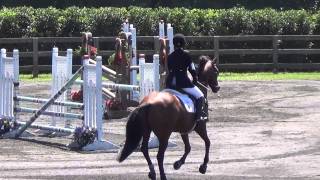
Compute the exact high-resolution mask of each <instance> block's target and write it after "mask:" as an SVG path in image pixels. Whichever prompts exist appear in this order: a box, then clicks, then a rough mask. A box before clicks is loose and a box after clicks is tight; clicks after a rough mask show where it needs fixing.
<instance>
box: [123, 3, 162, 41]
mask: <svg viewBox="0 0 320 180" xmlns="http://www.w3.org/2000/svg"><path fill="white" fill-rule="evenodd" d="M158 18H159V17H158V16H157V14H156V11H155V10H153V9H151V8H138V7H130V8H129V10H128V19H129V22H130V23H133V24H134V25H135V26H136V27H137V35H140V36H143V35H151V34H158V23H159V19H158Z"/></svg>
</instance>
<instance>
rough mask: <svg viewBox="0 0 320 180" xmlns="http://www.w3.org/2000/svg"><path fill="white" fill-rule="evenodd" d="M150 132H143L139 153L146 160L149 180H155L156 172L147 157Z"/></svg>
mask: <svg viewBox="0 0 320 180" xmlns="http://www.w3.org/2000/svg"><path fill="white" fill-rule="evenodd" d="M150 134H151V131H148V132H145V133H144V135H143V140H142V144H141V152H142V153H143V156H144V157H145V159H146V160H147V163H148V166H149V175H148V176H149V178H150V179H152V180H155V179H156V172H155V170H154V166H153V164H152V161H151V159H150V156H149V150H148V142H149V138H150Z"/></svg>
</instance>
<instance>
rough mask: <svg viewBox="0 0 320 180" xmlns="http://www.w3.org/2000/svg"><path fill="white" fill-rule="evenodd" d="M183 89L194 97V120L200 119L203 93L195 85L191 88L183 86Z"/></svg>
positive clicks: (203, 100)
mask: <svg viewBox="0 0 320 180" xmlns="http://www.w3.org/2000/svg"><path fill="white" fill-rule="evenodd" d="M183 90H184V91H185V92H186V93H188V94H191V95H192V96H193V97H195V98H196V102H195V106H196V120H200V118H201V115H202V109H203V105H204V102H205V99H204V95H203V93H202V92H201V90H200V89H199V88H198V87H197V86H195V87H193V88H183Z"/></svg>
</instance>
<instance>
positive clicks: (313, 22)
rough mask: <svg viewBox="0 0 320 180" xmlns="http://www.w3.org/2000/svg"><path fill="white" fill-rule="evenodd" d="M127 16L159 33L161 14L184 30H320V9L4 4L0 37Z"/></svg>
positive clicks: (109, 30) (73, 32)
mask: <svg viewBox="0 0 320 180" xmlns="http://www.w3.org/2000/svg"><path fill="white" fill-rule="evenodd" d="M125 19H128V20H129V22H130V23H132V24H134V26H135V27H136V28H137V34H138V35H140V36H152V35H157V34H158V23H159V21H160V20H161V19H162V20H164V21H165V22H168V23H171V24H172V26H173V27H174V32H175V33H178V32H179V33H183V34H185V35H192V36H198V35H246V34H266V35H272V34H312V33H314V34H320V13H319V11H306V10H286V11H281V10H280V11H279V10H275V9H270V8H267V9H258V10H247V9H245V8H243V7H235V8H231V9H187V8H172V9H170V8H155V9H152V8H140V7H133V6H131V7H128V8H116V7H101V8H85V7H84V8H80V7H69V8H66V9H57V8H53V7H49V8H38V9H34V8H31V7H18V8H2V9H0V37H30V36H39V37H43V36H44V37H45V36H53V37H54V36H67V37H71V36H80V35H81V32H84V31H90V32H92V33H93V35H94V36H116V35H118V33H119V32H120V30H121V25H122V23H123V22H124V20H125Z"/></svg>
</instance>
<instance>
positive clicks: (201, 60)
mask: <svg viewBox="0 0 320 180" xmlns="http://www.w3.org/2000/svg"><path fill="white" fill-rule="evenodd" d="M210 60H211V59H210V57H209V56H200V57H199V66H198V76H199V75H200V74H201V72H203V70H204V67H205V66H206V64H207V62H208V61H210Z"/></svg>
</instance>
